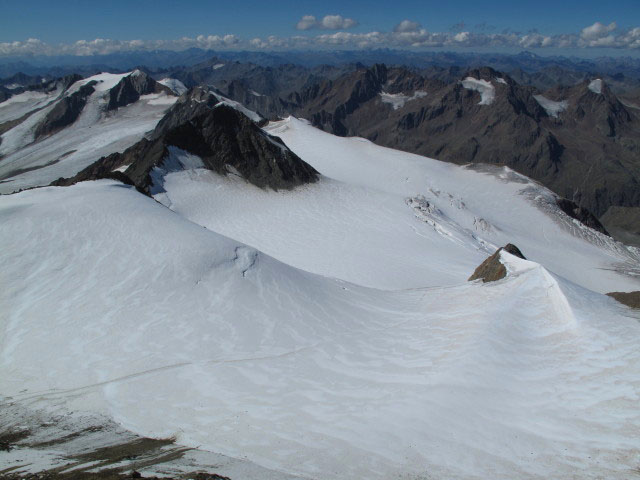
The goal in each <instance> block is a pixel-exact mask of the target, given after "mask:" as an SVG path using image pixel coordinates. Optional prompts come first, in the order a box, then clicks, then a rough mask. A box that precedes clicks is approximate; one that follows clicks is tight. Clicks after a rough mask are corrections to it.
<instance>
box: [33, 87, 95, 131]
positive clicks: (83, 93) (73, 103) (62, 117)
mask: <svg viewBox="0 0 640 480" xmlns="http://www.w3.org/2000/svg"><path fill="white" fill-rule="evenodd" d="M95 84H96V82H95V81H92V82H89V83H87V84H86V85H83V86H82V87H80V89H79V90H78V91H77V92H74V93H72V94H71V95H68V96H66V97H62V98H61V99H60V100H59V101H58V103H56V105H55V106H54V107H53V109H52V110H51V111H50V112H49V113H47V116H46V117H45V118H44V120H43V121H42V122H41V123H40V124H39V125H38V127H37V128H36V131H35V137H36V139H39V138H41V137H43V136H45V135H51V134H52V133H55V132H57V131H59V130H61V129H63V128H64V127H66V126H67V125H71V124H72V123H73V122H75V121H76V120H77V119H78V117H79V116H80V113H82V109H83V108H84V107H85V105H86V104H87V99H88V98H89V96H90V95H91V94H92V93H93V92H94V91H95V89H94V88H93V87H94V85H95Z"/></svg>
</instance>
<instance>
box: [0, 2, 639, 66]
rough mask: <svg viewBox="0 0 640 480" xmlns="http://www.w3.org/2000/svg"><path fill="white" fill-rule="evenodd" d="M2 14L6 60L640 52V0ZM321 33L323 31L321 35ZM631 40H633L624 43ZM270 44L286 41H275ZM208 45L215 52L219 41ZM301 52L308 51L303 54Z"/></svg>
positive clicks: (29, 8) (152, 5) (129, 5)
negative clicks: (566, 40) (191, 51)
mask: <svg viewBox="0 0 640 480" xmlns="http://www.w3.org/2000/svg"><path fill="white" fill-rule="evenodd" d="M0 12H2V18H0V42H4V44H5V47H4V50H5V51H4V52H2V51H0V54H2V53H5V54H6V52H9V51H10V48H9V47H7V46H6V44H8V43H11V42H24V41H26V40H27V39H29V38H32V39H38V40H39V41H41V42H42V43H44V44H46V45H48V46H52V45H56V44H59V43H63V44H72V43H74V42H76V41H78V40H87V41H91V40H94V39H96V38H99V39H111V40H117V41H124V40H143V41H153V40H166V41H168V40H175V39H179V38H181V37H188V38H193V39H195V38H196V37H197V36H198V35H202V36H204V37H207V38H208V37H209V36H211V38H214V39H215V38H217V37H223V36H224V35H233V36H234V39H233V41H232V40H229V39H228V41H225V42H226V43H223V47H230V48H240V47H243V48H247V47H249V46H251V47H256V48H257V46H259V47H260V48H266V49H268V48H277V47H278V45H280V48H284V46H286V47H291V46H294V47H295V46H297V45H298V43H300V41H298V43H295V42H294V41H293V40H291V38H292V37H296V36H301V37H309V38H311V39H315V38H320V39H321V42H325V43H326V44H327V47H331V46H332V45H333V46H338V47H342V48H348V47H351V46H355V47H356V48H357V47H365V48H366V47H368V46H371V45H372V46H375V47H385V46H389V47H392V48H394V47H403V46H404V47H407V48H416V46H422V47H429V46H433V45H436V44H438V42H440V43H442V44H443V45H449V46H451V45H454V46H461V47H464V46H467V47H469V46H476V47H478V46H483V48H490V46H491V45H494V44H495V43H496V42H498V43H500V42H507V43H509V42H511V43H514V42H516V43H515V45H516V46H519V45H524V46H526V47H528V48H529V49H532V48H539V47H540V46H541V45H546V46H550V45H552V46H557V45H558V44H559V43H558V42H559V40H558V39H557V38H555V37H554V36H559V35H574V36H577V37H576V38H575V42H574V43H573V44H572V45H573V46H576V48H583V47H585V46H586V47H594V46H598V45H600V46H602V45H604V46H605V47H606V48H610V47H609V46H611V45H615V48H616V49H617V50H620V49H622V50H632V51H638V50H640V49H639V48H638V45H636V43H638V44H639V45H640V31H639V36H638V42H636V43H634V42H635V39H636V37H635V36H633V37H630V36H629V35H630V34H629V32H630V31H631V32H633V30H632V29H634V28H636V27H640V0H609V1H605V0H583V1H561V0H560V1H559V0H555V1H551V0H537V1H535V2H525V1H518V0H511V1H504V0H499V1H485V2H481V1H477V0H474V1H471V0H457V1H455V2H450V1H445V0H439V1H430V0H420V1H418V0H408V1H398V2H389V1H378V0H369V1H360V0H357V1H349V2H346V1H336V0H326V1H322V2H318V1H307V0H302V1H296V2H278V1H276V0H272V1H264V0H263V1H256V0H243V1H238V2H233V1H228V0H226V1H211V0H208V1H207V0H193V1H175V0H155V1H149V0H139V1H135V0H129V1H122V0H111V1H107V0H101V1H92V2H88V1H78V0H75V1H71V0H67V1H64V0H59V1H51V0H47V1H43V0H30V1H28V2H26V1H23V2H16V1H7V0H0ZM305 15H312V16H314V17H315V20H316V23H315V24H313V23H312V28H309V29H307V30H300V29H297V28H296V25H297V24H298V22H299V21H300V20H301V19H302V18H303V16H305ZM326 15H340V16H341V18H342V19H343V20H346V19H349V20H350V21H349V22H347V23H342V24H340V22H338V24H336V25H340V26H341V27H344V28H340V26H339V27H338V28H321V27H322V26H323V22H322V19H323V18H324V17H325V16H326ZM403 20H409V21H410V22H411V25H413V26H415V28H414V31H415V32H423V34H422V35H418V34H417V33H416V34H415V35H413V36H410V35H404V36H400V35H396V36H392V35H390V36H382V37H375V38H374V37H373V36H371V35H369V36H368V37H367V36H366V34H370V33H371V32H382V33H387V32H392V30H393V29H394V27H395V26H396V25H398V24H399V23H400V22H401V21H403ZM595 22H600V23H601V24H602V25H603V26H605V27H606V28H600V27H598V28H596V30H598V31H597V32H595V33H596V34H597V35H595V36H594V35H591V34H590V35H591V37H589V41H586V39H585V38H583V39H582V40H583V41H580V38H579V36H580V34H581V32H582V29H584V28H585V27H589V26H592V25H594V24H595ZM612 22H613V23H612ZM325 23H326V22H325ZM313 25H315V27H317V28H313ZM336 25H334V24H331V25H330V26H331V27H334V26H336ZM338 32H347V35H334V38H330V37H329V36H328V35H331V34H336V33H338ZM460 32H468V33H469V34H471V35H468V36H467V37H458V40H454V39H453V35H455V34H456V33H460ZM514 32H515V33H517V34H518V35H519V38H520V40H514V39H513V38H512V39H506V37H500V38H498V37H492V38H493V40H492V41H491V42H489V47H487V46H486V42H487V40H486V39H487V38H489V37H488V36H491V35H498V34H507V33H510V34H513V33H514ZM532 32H537V34H539V35H541V37H540V39H538V40H539V41H537V43H536V42H534V41H533V40H531V39H530V38H529V39H528V40H527V39H525V40H524V41H523V40H521V38H522V37H523V36H524V35H526V34H527V33H529V34H531V33H532ZM405 33H407V32H405ZM427 33H428V34H434V33H441V34H445V35H448V37H446V38H445V37H434V36H433V35H431V36H430V37H428V38H427V36H426V34H427ZM625 34H626V35H627V36H626V37H623V35H625ZM633 35H635V33H633ZM269 36H273V37H277V38H278V39H280V40H279V42H278V41H276V40H274V39H271V40H270V41H267V40H266V39H267V37H269ZM545 36H548V37H554V40H553V41H551V40H548V41H544V40H543V39H542V38H543V37H545ZM400 37H402V41H400ZM409 37H411V38H409ZM608 37H611V38H608ZM229 38H231V37H229ZM447 38H448V39H449V40H447ZM252 39H262V40H263V41H262V43H259V42H257V41H256V42H254V43H252V44H251V43H249V41H250V40H252ZM414 40H415V41H414ZM283 42H285V43H283ZM456 42H457V43H456ZM517 42H520V43H517ZM595 42H600V43H595ZM209 43H210V44H212V45H214V46H215V41H210V42H209ZM303 43H304V42H303ZM315 43H316V42H315V40H314V41H311V42H310V44H311V45H313V44H315ZM385 43H389V45H385ZM511 43H509V45H511ZM629 45H632V48H630V47H628V46H629ZM302 47H304V45H303V44H301V47H300V48H302ZM31 48H33V49H36V46H35V44H33V45H31ZM42 48H44V47H42ZM119 48H124V47H122V46H120V47H119ZM131 48H133V47H131ZM175 48H179V47H178V44H175ZM1 49H2V45H0V50H1Z"/></svg>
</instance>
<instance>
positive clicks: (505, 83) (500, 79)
mask: <svg viewBox="0 0 640 480" xmlns="http://www.w3.org/2000/svg"><path fill="white" fill-rule="evenodd" d="M494 80H495V81H496V82H498V83H502V84H504V85H508V83H507V81H506V80H505V79H504V78H502V77H496V78H495V79H494Z"/></svg>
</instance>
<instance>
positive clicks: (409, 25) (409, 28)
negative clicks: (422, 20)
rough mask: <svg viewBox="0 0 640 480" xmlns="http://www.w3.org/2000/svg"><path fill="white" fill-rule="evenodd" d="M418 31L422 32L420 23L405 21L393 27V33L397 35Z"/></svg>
mask: <svg viewBox="0 0 640 480" xmlns="http://www.w3.org/2000/svg"><path fill="white" fill-rule="evenodd" d="M418 30H420V24H419V23H418V22H412V21H411V20H403V21H401V22H400V23H399V24H398V25H396V26H395V27H393V31H394V32H396V33H402V32H416V31H418Z"/></svg>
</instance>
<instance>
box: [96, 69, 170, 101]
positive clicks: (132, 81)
mask: <svg viewBox="0 0 640 480" xmlns="http://www.w3.org/2000/svg"><path fill="white" fill-rule="evenodd" d="M162 92H164V93H166V94H167V95H174V93H173V91H172V90H171V89H170V88H168V87H165V86H164V85H161V84H160V83H158V82H156V81H155V80H154V79H153V78H151V77H150V76H149V75H147V74H146V73H144V72H142V71H140V70H136V71H134V72H133V73H132V74H131V75H127V76H126V77H124V78H123V79H122V80H120V81H119V82H118V84H117V85H116V86H115V87H113V88H112V89H111V90H110V91H109V101H108V103H107V110H115V109H117V108H118V107H124V106H126V105H129V104H131V103H134V102H137V101H138V100H139V99H140V97H141V96H142V95H148V94H150V93H162Z"/></svg>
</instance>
